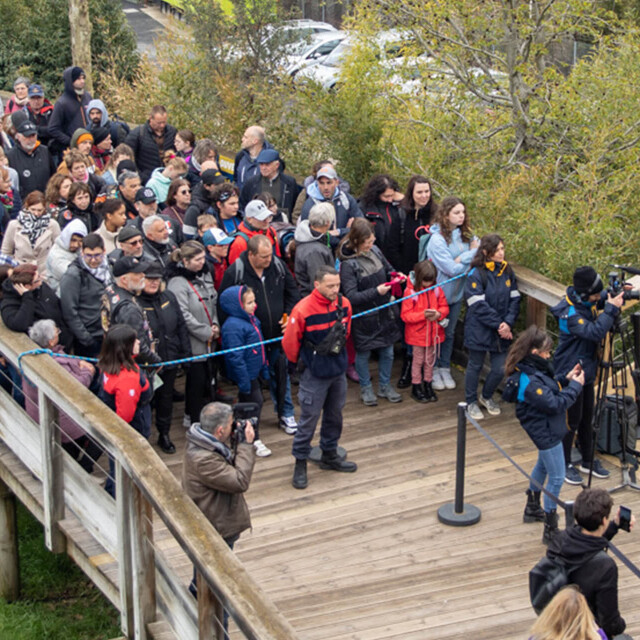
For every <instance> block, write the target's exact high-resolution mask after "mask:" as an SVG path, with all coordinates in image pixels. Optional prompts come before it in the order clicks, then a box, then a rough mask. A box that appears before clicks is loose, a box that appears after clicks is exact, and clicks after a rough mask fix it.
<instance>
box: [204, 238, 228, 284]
mask: <svg viewBox="0 0 640 640" xmlns="http://www.w3.org/2000/svg"><path fill="white" fill-rule="evenodd" d="M232 242H233V238H231V237H230V236H228V235H227V234H226V233H225V232H224V231H223V230H222V229H208V230H207V231H205V232H204V234H203V236H202V244H204V248H205V251H206V260H207V264H208V265H209V269H210V270H211V272H212V273H213V285H214V287H215V288H216V291H218V289H220V284H221V283H222V276H224V272H225V271H226V270H227V267H228V266H229V258H228V256H229V245H230V244H231V243H232Z"/></svg>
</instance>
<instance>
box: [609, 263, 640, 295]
mask: <svg viewBox="0 0 640 640" xmlns="http://www.w3.org/2000/svg"><path fill="white" fill-rule="evenodd" d="M611 266H612V267H613V268H614V269H618V270H619V272H618V271H610V272H609V273H608V274H607V279H608V281H609V286H608V287H607V293H609V294H611V295H612V296H613V297H615V296H617V295H619V294H620V293H622V299H623V300H625V301H626V300H640V289H628V288H626V287H627V284H628V283H627V281H626V279H625V274H626V273H630V274H631V275H634V276H640V269H636V267H625V266H622V265H619V264H612V265H611Z"/></svg>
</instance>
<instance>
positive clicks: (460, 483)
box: [438, 402, 481, 527]
mask: <svg viewBox="0 0 640 640" xmlns="http://www.w3.org/2000/svg"><path fill="white" fill-rule="evenodd" d="M466 447H467V403H466V402H459V403H458V441H457V445H456V496H455V502H454V503H451V502H448V503H447V504H443V505H442V506H441V507H440V508H439V509H438V520H440V522H442V523H443V524H448V525H451V526H453V527H466V526H469V525H471V524H475V523H476V522H478V521H479V520H480V516H481V512H480V509H478V507H474V506H473V505H472V504H465V502H464V464H465V455H466Z"/></svg>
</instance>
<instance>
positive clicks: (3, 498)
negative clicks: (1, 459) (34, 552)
mask: <svg viewBox="0 0 640 640" xmlns="http://www.w3.org/2000/svg"><path fill="white" fill-rule="evenodd" d="M0 502H1V504H0V598H4V599H5V600H7V601H8V602H13V601H14V600H17V599H18V598H19V596H20V564H19V561H18V521H17V517H16V497H15V496H14V495H13V493H12V492H11V489H9V487H8V486H7V485H6V484H5V483H4V482H3V481H2V480H0Z"/></svg>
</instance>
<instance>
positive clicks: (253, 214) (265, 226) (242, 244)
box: [229, 200, 282, 264]
mask: <svg viewBox="0 0 640 640" xmlns="http://www.w3.org/2000/svg"><path fill="white" fill-rule="evenodd" d="M272 220H273V213H271V211H269V209H268V207H267V205H266V204H265V203H264V202H262V200H252V201H251V202H249V204H247V206H246V207H245V210H244V220H243V221H242V222H241V223H240V224H239V225H238V229H237V231H236V233H235V238H234V240H233V243H232V244H231V247H230V248H229V264H233V263H234V262H235V261H236V260H237V259H238V257H239V256H240V254H241V253H242V252H243V251H246V250H247V243H248V242H249V239H250V238H253V236H259V235H260V236H266V238H267V239H268V240H269V242H270V243H271V246H272V247H273V251H274V253H275V254H276V255H277V256H278V257H279V258H281V257H282V254H281V253H280V245H279V243H278V236H277V234H276V232H275V231H274V230H273V229H272V228H271V227H270V226H269V225H270V224H271V221H272Z"/></svg>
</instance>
